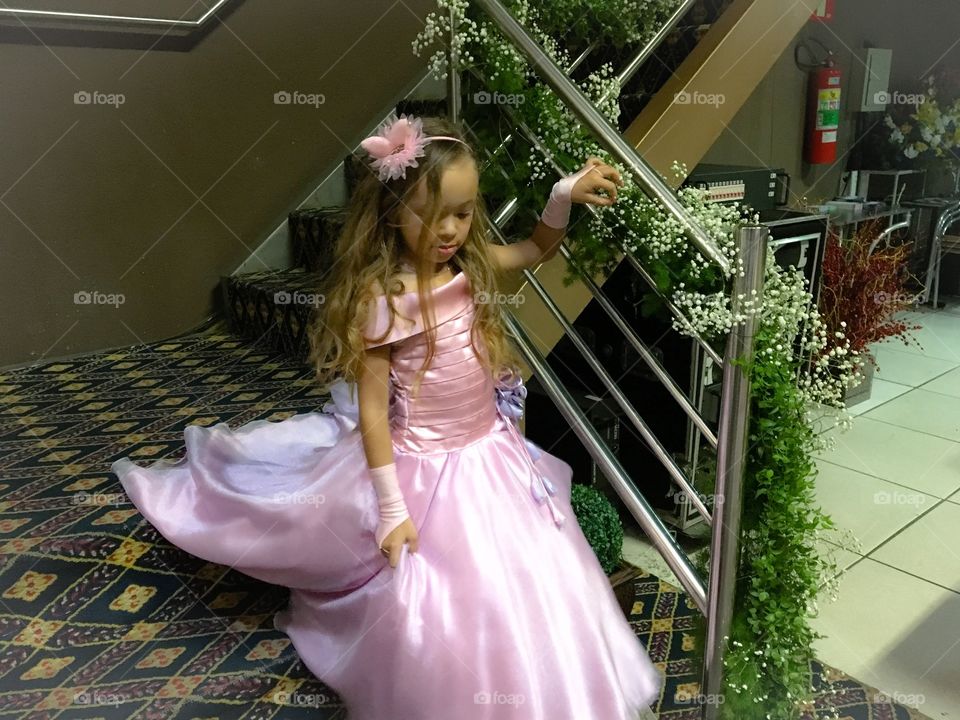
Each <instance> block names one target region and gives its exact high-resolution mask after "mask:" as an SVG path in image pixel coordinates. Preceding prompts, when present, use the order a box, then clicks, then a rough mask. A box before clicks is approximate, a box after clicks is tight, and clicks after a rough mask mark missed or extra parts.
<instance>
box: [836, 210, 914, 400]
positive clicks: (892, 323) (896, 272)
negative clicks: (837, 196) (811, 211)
mask: <svg viewBox="0 0 960 720" xmlns="http://www.w3.org/2000/svg"><path fill="white" fill-rule="evenodd" d="M882 230H883V226H882V223H881V222H880V221H879V220H873V221H869V222H865V223H862V224H861V225H860V226H859V227H858V229H857V230H856V232H855V233H854V234H853V236H852V237H850V238H849V239H844V240H841V239H840V237H839V235H838V234H837V233H836V232H835V231H831V233H830V235H829V237H828V238H827V244H826V247H825V249H824V256H823V283H822V286H821V290H820V313H821V316H822V317H823V320H824V323H825V325H826V329H827V331H828V337H829V339H828V343H827V347H826V350H825V351H826V352H827V353H829V354H831V355H833V356H835V357H837V358H838V359H839V358H841V357H842V356H844V355H848V354H849V355H850V356H851V357H852V358H853V362H854V369H855V375H854V377H859V378H861V380H860V382H859V383H858V384H857V385H855V386H851V387H848V389H847V394H846V397H845V401H846V404H847V405H852V404H854V403H855V402H860V401H861V400H865V399H867V398H868V397H869V396H870V386H871V383H872V378H873V372H874V368H875V366H876V358H875V357H874V356H873V354H872V353H871V351H870V346H871V345H872V344H873V343H876V342H879V341H881V340H887V339H889V338H900V339H901V340H902V341H903V343H904V344H905V345H910V344H911V343H915V344H917V345H918V346H919V342H917V340H916V338H914V337H912V336H911V335H909V332H910V331H911V330H918V329H920V326H919V325H916V324H910V323H907V322H904V321H903V320H899V319H897V318H896V317H895V316H896V315H897V313H899V312H901V311H904V310H907V309H909V308H911V307H912V306H913V304H914V302H915V300H916V295H914V294H912V293H910V292H908V290H907V285H908V282H909V281H910V279H911V276H910V273H909V270H908V268H907V259H908V258H909V254H910V243H905V244H902V245H889V244H881V243H876V242H875V241H876V240H877V238H878V237H879V235H880V233H881V232H882Z"/></svg>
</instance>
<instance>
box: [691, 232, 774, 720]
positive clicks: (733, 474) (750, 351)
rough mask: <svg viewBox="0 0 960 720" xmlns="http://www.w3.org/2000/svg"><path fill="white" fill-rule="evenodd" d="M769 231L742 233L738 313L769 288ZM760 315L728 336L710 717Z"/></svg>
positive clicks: (713, 554)
mask: <svg viewBox="0 0 960 720" xmlns="http://www.w3.org/2000/svg"><path fill="white" fill-rule="evenodd" d="M768 235H769V231H768V230H767V228H766V227H765V226H763V225H745V226H743V227H741V228H740V229H739V231H738V233H737V245H738V250H739V257H740V258H741V260H742V262H743V266H742V274H739V273H735V274H734V278H733V293H732V298H731V309H732V311H733V313H734V316H736V315H738V314H740V313H742V312H743V311H744V306H745V303H747V302H750V301H751V300H752V301H753V302H755V303H759V302H760V300H761V298H762V293H763V276H764V270H765V268H766V255H767V238H768ZM758 326H759V315H758V314H755V313H748V314H747V316H746V320H745V321H744V322H743V323H735V324H734V326H733V328H732V329H731V331H730V335H729V336H728V338H727V348H726V353H725V357H724V363H723V385H722V389H721V395H720V425H719V432H718V433H717V437H718V438H719V444H718V445H717V484H716V489H715V491H714V492H715V495H714V523H713V527H712V529H711V530H712V537H711V542H710V575H709V580H708V591H707V612H706V616H707V636H706V647H705V655H704V667H703V682H702V683H701V687H703V689H704V695H705V696H706V700H707V702H706V704H705V706H704V711H705V712H704V718H705V720H715V718H717V717H718V712H719V703H718V702H717V701H716V700H717V698H718V697H719V696H720V694H721V690H722V687H723V656H724V651H725V649H726V645H727V642H728V639H729V634H730V624H731V622H732V619H733V604H734V599H735V595H736V583H737V569H738V567H739V561H740V514H741V509H742V505H743V495H742V492H743V479H744V474H745V472H746V461H747V449H748V448H747V439H748V430H749V425H750V380H749V377H748V375H747V370H745V368H743V367H742V366H741V365H739V364H734V362H733V361H734V360H736V359H739V360H742V361H745V362H747V363H750V362H752V360H753V356H754V337H755V335H756V332H757V328H758Z"/></svg>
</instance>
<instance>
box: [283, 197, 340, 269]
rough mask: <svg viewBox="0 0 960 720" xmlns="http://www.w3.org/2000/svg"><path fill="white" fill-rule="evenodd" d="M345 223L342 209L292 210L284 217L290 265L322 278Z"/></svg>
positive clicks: (331, 263) (332, 259) (330, 266)
mask: <svg viewBox="0 0 960 720" xmlns="http://www.w3.org/2000/svg"><path fill="white" fill-rule="evenodd" d="M346 219H347V211H346V208H342V207H321V208H303V209H299V210H294V211H293V212H291V213H290V214H289V215H288V216H287V224H288V228H289V232H290V243H291V250H292V254H293V265H294V267H297V268H302V269H304V270H307V271H310V272H314V273H317V274H318V276H320V277H322V276H323V274H324V273H325V272H326V271H327V270H328V269H330V268H332V267H333V264H334V251H335V249H336V244H337V238H338V237H339V236H340V232H341V231H342V230H343V225H344V223H345V222H346Z"/></svg>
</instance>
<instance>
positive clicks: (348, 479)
mask: <svg viewBox="0 0 960 720" xmlns="http://www.w3.org/2000/svg"><path fill="white" fill-rule="evenodd" d="M362 145H363V148H364V149H365V150H366V151H367V152H368V153H369V154H370V156H371V167H372V170H375V171H376V172H375V173H374V172H371V173H369V174H368V176H367V177H365V178H363V179H362V180H361V181H360V183H359V185H358V188H357V190H356V192H355V194H354V195H353V198H352V200H351V208H350V211H349V213H348V218H347V222H346V225H345V226H344V230H343V233H342V235H341V237H340V238H339V241H338V246H337V249H336V253H335V258H336V259H337V264H336V267H335V268H334V270H333V271H332V272H330V273H329V276H332V277H333V278H335V279H334V280H332V281H331V283H329V284H328V287H327V288H325V289H326V292H325V293H324V299H325V300H324V305H323V307H322V312H320V313H318V314H317V316H316V322H315V326H314V327H313V328H312V335H311V346H312V348H311V360H312V361H313V362H314V363H315V364H316V368H317V377H318V379H319V380H321V381H322V382H324V383H326V382H327V381H328V380H330V379H333V382H332V383H329V390H330V393H331V401H330V402H329V403H327V404H326V405H325V406H324V407H323V409H322V411H321V412H313V413H303V414H298V415H294V416H292V417H290V418H288V419H286V420H283V421H280V422H269V421H253V422H249V423H247V424H245V425H243V426H241V427H239V428H238V429H236V430H231V429H230V428H229V427H228V426H227V425H226V424H225V423H220V424H218V425H215V426H213V427H211V428H206V427H202V426H199V425H191V426H188V427H187V428H186V430H185V432H184V435H185V439H186V444H187V454H186V456H185V457H184V459H183V460H181V461H180V462H178V463H176V464H175V465H168V464H165V463H163V462H162V461H161V462H160V463H154V465H152V466H151V467H149V468H141V467H138V466H136V465H134V464H133V463H132V462H130V461H129V460H128V459H127V458H124V459H122V460H118V461H117V462H116V463H114V465H113V469H114V471H115V472H116V473H117V474H118V475H119V476H120V479H121V482H122V483H123V486H124V488H125V489H126V491H127V493H128V494H129V495H130V497H131V499H132V500H133V502H134V503H135V504H136V506H137V507H138V508H139V509H140V510H141V511H142V512H143V514H144V515H145V516H146V518H147V519H148V520H149V521H150V522H151V523H152V524H153V525H154V526H155V527H156V528H157V530H158V531H159V532H160V533H161V534H163V535H164V536H165V537H166V538H167V539H168V540H170V541H171V542H172V543H174V544H175V545H178V546H180V547H181V548H183V549H185V550H187V551H188V552H190V553H193V554H195V555H197V556H199V557H202V558H204V559H207V560H209V561H212V562H217V563H221V564H224V565H228V566H231V567H234V568H236V569H238V570H240V571H242V572H244V573H246V574H248V575H251V576H253V577H257V578H260V579H263V580H266V581H267V582H272V583H278V584H282V585H285V586H288V587H290V588H291V595H290V604H289V606H288V607H287V608H286V609H285V610H284V611H282V612H281V613H278V615H277V616H276V618H275V625H276V627H277V628H278V629H279V630H281V631H283V632H284V633H286V634H287V635H288V636H289V638H290V640H291V642H292V643H293V645H294V647H295V648H296V650H297V652H298V653H299V654H300V656H301V658H302V659H303V661H304V664H305V665H306V666H307V667H308V668H309V669H310V670H311V671H312V672H313V673H314V674H315V675H316V676H317V677H318V678H320V679H321V680H323V681H324V682H325V683H326V684H328V685H329V686H330V687H332V688H333V689H334V690H336V691H337V692H338V694H339V695H340V696H341V697H342V698H343V699H344V701H345V702H346V705H347V708H348V710H349V713H350V714H349V720H392V719H394V718H395V719H396V720H448V719H450V720H453V719H456V720H501V719H504V718H510V720H520V719H523V720H585V719H595V720H635V719H636V718H637V717H639V716H640V715H641V714H642V713H643V712H644V709H645V708H646V707H647V706H648V705H649V704H650V703H651V701H653V699H654V698H655V697H656V696H657V695H658V693H659V686H660V682H661V679H660V676H659V673H658V672H657V671H656V669H655V668H654V667H653V665H652V664H651V662H650V660H649V658H648V657H647V656H646V654H645V653H644V652H643V647H642V646H641V644H640V642H639V641H638V639H637V637H636V635H635V634H634V632H633V630H632V629H631V627H630V625H629V623H628V622H627V621H626V620H625V619H624V617H623V615H622V613H621V612H620V609H619V607H618V605H617V603H616V600H615V597H614V595H613V591H612V589H611V587H610V584H609V582H608V580H607V578H606V576H605V575H604V573H603V570H602V568H601V567H600V564H599V562H598V560H597V558H596V556H595V555H594V553H593V550H592V549H591V547H590V545H589V543H588V542H587V540H586V538H585V537H584V535H583V532H582V531H581V530H580V527H579V525H578V524H577V522H576V518H575V517H574V515H573V511H572V509H571V507H570V483H571V475H572V470H571V468H570V467H569V466H568V465H567V464H566V463H564V462H563V461H562V460H560V459H559V458H556V457H554V456H553V455H551V454H550V453H547V452H545V451H543V450H541V449H540V448H538V447H537V446H536V445H534V444H533V443H530V442H527V441H525V440H524V438H523V437H522V435H521V434H520V432H519V430H518V429H517V427H516V426H515V425H514V419H515V418H517V417H518V416H519V415H520V412H521V409H522V401H523V397H524V396H525V388H524V387H523V386H522V384H521V383H520V381H519V376H518V375H517V374H516V371H515V366H516V362H515V360H516V358H515V356H514V355H513V354H512V351H511V350H510V347H509V345H508V342H507V339H506V337H505V330H504V326H503V324H502V316H501V312H502V309H501V307H500V306H499V304H498V301H501V302H502V301H504V300H507V301H509V298H504V297H503V296H502V295H501V294H499V293H497V291H496V287H497V285H496V279H497V276H498V275H499V274H500V273H502V272H505V271H510V270H516V269H520V268H524V267H530V266H533V265H536V264H537V263H539V262H541V261H543V260H545V259H547V258H549V257H551V256H552V255H553V254H554V253H555V252H556V246H557V244H558V243H559V241H560V239H561V238H562V237H563V235H564V229H565V227H566V225H567V222H568V219H569V213H570V206H571V203H572V202H577V203H592V204H596V205H610V204H612V203H614V202H615V201H616V190H617V185H618V184H622V180H621V178H620V176H619V175H618V173H617V172H616V170H615V169H614V168H612V167H610V166H608V165H605V164H604V163H602V162H601V161H600V160H599V159H597V158H590V159H589V160H588V162H587V163H586V165H584V167H583V168H582V169H581V170H580V171H579V172H577V173H575V174H573V175H570V176H568V177H566V178H563V179H562V180H560V181H559V182H558V183H557V184H556V185H555V186H554V188H553V192H552V193H551V195H550V198H549V200H548V202H547V205H546V207H545V208H544V210H543V213H542V214H541V218H540V222H539V223H538V224H537V227H536V229H535V231H534V233H533V235H532V237H530V238H529V239H527V240H524V241H522V242H518V243H515V244H512V245H509V246H501V245H496V244H492V243H489V242H488V241H487V239H486V236H487V228H488V222H489V221H488V218H487V216H486V214H485V211H484V206H483V201H482V198H480V197H479V195H478V166H477V160H476V156H475V154H474V152H473V150H472V149H471V148H470V146H469V145H468V144H467V143H466V142H465V141H464V139H463V137H462V136H461V135H460V133H459V130H458V128H457V127H456V126H455V125H452V124H450V123H447V122H446V121H444V120H441V119H434V118H424V119H418V118H408V117H406V116H402V117H401V118H399V119H392V122H390V123H389V125H388V126H385V127H384V128H382V129H381V131H380V133H379V134H377V135H374V136H373V137H370V138H367V139H366V140H364V142H363V143H362ZM599 192H604V193H605V194H606V197H604V196H601V195H599V194H597V193H599ZM501 373H503V374H501Z"/></svg>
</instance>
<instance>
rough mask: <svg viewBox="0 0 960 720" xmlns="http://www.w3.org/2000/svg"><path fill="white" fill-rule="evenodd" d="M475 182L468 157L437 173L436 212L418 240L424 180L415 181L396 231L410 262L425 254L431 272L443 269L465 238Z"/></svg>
mask: <svg viewBox="0 0 960 720" xmlns="http://www.w3.org/2000/svg"><path fill="white" fill-rule="evenodd" d="M479 185H480V177H479V174H478V173H477V166H476V163H475V162H474V160H473V159H472V158H469V157H465V158H461V159H460V160H458V161H456V162H454V163H451V164H450V165H448V166H447V168H446V170H444V171H443V173H442V174H441V176H440V196H439V197H438V199H437V202H438V203H439V215H438V216H437V218H436V220H434V222H433V224H432V225H431V226H430V227H428V228H426V231H425V232H424V234H423V235H424V236H423V238H422V239H421V238H420V233H421V230H422V229H423V228H424V225H425V222H426V221H425V218H424V216H425V214H426V212H427V210H428V208H427V183H426V179H425V178H424V179H421V180H420V182H418V183H417V185H416V187H415V189H414V192H413V196H412V198H411V200H410V202H409V203H407V204H406V205H404V206H401V208H400V225H401V228H400V232H401V234H402V235H403V242H404V245H405V246H406V248H405V250H406V253H405V254H406V256H407V259H408V260H409V261H410V262H412V263H414V264H415V263H416V260H415V259H416V258H420V257H422V256H424V255H426V257H427V258H428V260H427V261H428V262H433V263H435V265H434V269H435V271H439V270H441V269H443V266H444V265H445V264H446V262H447V261H448V260H450V258H452V257H453V256H454V255H455V254H456V252H457V250H458V249H459V248H460V246H461V245H463V243H464V242H465V241H466V239H467V233H468V232H469V230H470V224H471V223H472V222H473V209H474V204H475V203H476V199H477V191H478V190H479Z"/></svg>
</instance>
